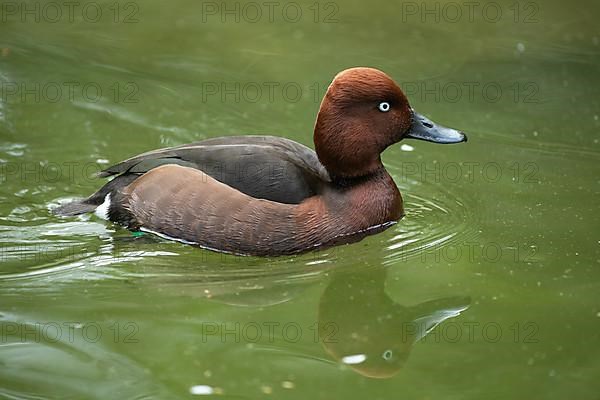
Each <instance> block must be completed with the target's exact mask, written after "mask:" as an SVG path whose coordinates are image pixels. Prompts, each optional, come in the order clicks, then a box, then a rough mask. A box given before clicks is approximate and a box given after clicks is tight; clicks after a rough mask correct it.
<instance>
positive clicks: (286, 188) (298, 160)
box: [99, 136, 330, 204]
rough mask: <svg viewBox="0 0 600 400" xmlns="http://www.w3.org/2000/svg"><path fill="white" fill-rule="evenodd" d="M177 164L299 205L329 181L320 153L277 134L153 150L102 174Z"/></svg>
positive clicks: (254, 194) (259, 194)
mask: <svg viewBox="0 0 600 400" xmlns="http://www.w3.org/2000/svg"><path fill="white" fill-rule="evenodd" d="M166 164H176V165H181V166H185V167H190V168H195V169H199V170H202V171H203V172H205V173H206V174H208V175H210V176H211V177H213V178H215V179H216V180H218V181H220V182H222V183H224V184H226V185H229V186H231V187H233V188H235V189H238V190H239V191H241V192H243V193H245V194H247V195H249V196H252V197H256V198H261V199H267V200H272V201H277V202H282V203H290V204H297V203H299V202H301V201H302V200H303V199H305V198H306V197H309V196H312V195H314V194H316V193H317V192H318V190H319V187H320V184H321V183H322V182H328V181H329V180H330V178H329V175H328V173H327V171H326V170H325V168H324V167H323V165H322V164H321V163H320V162H319V159H318V158H317V155H316V153H315V152H314V151H313V150H312V149H310V148H308V147H306V146H304V145H302V144H300V143H297V142H294V141H292V140H289V139H285V138H281V137H274V136H231V137H220V138H215V139H207V140H203V141H200V142H195V143H190V144H186V145H182V146H177V147H170V148H165V149H160V150H154V151H150V152H147V153H143V154H140V155H138V156H135V157H132V158H130V159H128V160H125V161H123V162H120V163H118V164H116V165H113V166H111V167H109V168H107V169H105V170H104V171H102V172H101V173H100V174H99V176H101V177H102V176H112V175H122V174H136V175H141V174H144V173H146V172H148V171H150V170H151V169H153V168H156V167H158V166H161V165H166Z"/></svg>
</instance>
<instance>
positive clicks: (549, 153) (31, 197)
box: [0, 0, 600, 399]
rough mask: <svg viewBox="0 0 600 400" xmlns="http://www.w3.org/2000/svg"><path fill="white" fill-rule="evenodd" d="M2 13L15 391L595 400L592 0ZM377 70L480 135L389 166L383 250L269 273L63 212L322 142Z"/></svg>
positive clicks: (253, 261)
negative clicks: (120, 175)
mask: <svg viewBox="0 0 600 400" xmlns="http://www.w3.org/2000/svg"><path fill="white" fill-rule="evenodd" d="M6 4H8V3H5V4H3V7H5V8H2V12H3V14H2V19H1V22H0V83H1V84H2V97H1V98H0V180H1V182H2V183H1V185H0V242H1V243H0V251H1V264H0V371H1V372H0V397H3V398H11V399H31V398H90V399H91V398H98V399H105V398H114V397H118V398H122V399H129V398H131V399H142V398H186V397H195V396H198V395H213V396H224V397H230V398H265V397H269V396H272V397H276V398H298V399H306V398H313V399H330V398H347V399H364V398H370V399H392V398H400V397H402V398H408V399H413V398H415V399H416V398H450V399H454V398H457V399H458V398H461V399H465V398H466V399H471V398H472V399H480V398H493V399H515V398H516V399H522V398H544V399H564V398H566V397H570V398H577V399H597V393H598V389H599V388H600V387H599V386H598V383H597V376H598V374H600V365H599V364H598V360H599V359H600V354H599V352H598V349H599V347H598V339H599V337H598V336H599V334H598V326H599V322H600V302H599V301H598V290H599V289H600V287H599V285H598V282H599V280H600V272H599V267H600V266H599V262H600V251H599V245H600V237H599V236H598V232H600V229H599V228H600V224H599V222H600V221H599V217H598V215H599V213H598V204H599V200H600V198H599V190H598V188H599V186H598V185H599V183H600V181H599V179H598V176H599V175H598V172H599V170H598V165H599V164H598V163H599V162H600V150H599V144H598V140H599V135H598V132H599V128H600V121H599V115H600V107H599V100H598V98H599V97H598V90H597V88H598V87H599V85H600V78H599V77H600V70H599V65H600V33H599V32H598V29H597V25H598V24H597V21H596V18H595V16H596V15H598V14H597V12H598V11H599V10H598V5H597V3H595V2H591V1H578V2H576V4H573V5H566V4H565V3H564V2H559V1H547V2H543V3H541V2H520V3H514V2H508V1H506V2H504V1H501V2H497V3H493V4H495V7H496V8H497V9H499V10H500V12H501V13H500V14H499V16H498V17H494V14H493V11H494V10H492V9H487V12H489V14H483V11H482V8H477V9H476V10H475V12H474V14H473V17H472V18H470V17H469V15H468V10H467V9H466V8H464V7H463V8H462V13H463V14H462V17H461V18H458V19H456V18H457V17H456V16H455V14H454V11H453V10H452V9H449V8H445V7H446V6H447V5H448V4H449V3H445V2H441V3H438V2H433V1H428V2H426V3H422V2H416V3H393V2H383V1H375V2H369V3H367V2H354V1H348V2H330V3H326V2H322V3H320V4H317V6H315V3H311V2H306V3H304V2H296V3H292V4H293V5H292V6H287V7H295V8H294V9H292V8H288V9H286V10H287V12H288V13H289V14H282V12H283V9H284V7H285V6H286V5H287V4H288V3H281V4H279V3H278V4H279V5H278V6H277V8H275V11H274V14H273V16H272V18H271V17H269V15H268V10H267V9H265V8H263V9H262V13H263V14H262V15H261V17H257V15H255V14H254V11H253V10H252V9H251V7H253V6H252V4H251V5H250V6H248V4H249V3H233V2H231V3H228V5H227V7H230V9H231V10H234V11H233V12H234V14H227V13H226V12H225V11H226V10H222V9H221V7H224V6H223V5H221V3H220V2H216V3H210V2H204V3H203V2H196V1H183V0H178V1H171V2H168V4H167V3H165V2H159V1H154V0H152V1H150V0H148V1H144V2H140V3H137V2H128V3H126V2H121V3H115V4H116V5H114V4H113V5H109V4H103V5H102V8H101V10H102V12H103V13H102V16H101V17H100V18H98V20H96V17H95V16H94V15H93V14H92V9H91V8H90V9H88V10H87V12H88V13H89V14H83V7H84V4H87V3H82V4H81V6H80V7H78V8H75V10H74V14H73V19H72V21H71V20H70V18H69V15H68V11H67V10H65V9H63V10H62V12H63V14H62V16H61V17H60V18H58V20H57V21H56V22H52V21H51V19H53V18H54V17H53V16H54V14H50V13H51V11H52V10H51V9H48V8H45V7H47V5H48V3H46V2H28V3H27V5H28V6H29V7H30V9H32V10H34V11H33V12H34V14H25V15H24V16H23V15H22V14H20V11H21V10H20V9H17V11H14V9H13V8H6ZM11 4H13V3H11ZM14 4H16V5H17V6H18V7H22V6H23V4H25V3H23V4H21V3H14ZM14 4H13V5H14ZM36 4H37V7H39V15H36V14H35V13H36V12H37V11H35V10H36V8H35V7H36ZM93 4H96V3H93ZM236 4H237V6H236ZM253 4H256V3H253ZM453 4H460V3H453ZM90 7H92V6H90ZM236 7H237V8H236ZM248 7H250V8H248ZM422 7H429V8H428V9H430V10H434V14H427V13H426V10H425V9H423V8H422ZM436 7H437V8H436ZM295 9H299V10H301V12H302V14H301V16H300V17H295V16H294V14H293V10H295ZM44 10H45V11H44ZM236 10H238V11H236ZM244 10H245V11H244ZM435 10H438V11H435ZM236 12H237V14H236ZM436 13H437V14H436ZM36 16H37V17H39V18H37V20H36ZM236 17H239V21H236ZM295 19H298V20H297V21H295ZM359 65H366V66H373V67H377V68H380V69H383V70H384V71H386V72H387V73H388V74H390V75H391V76H393V77H394V78H395V79H396V80H397V81H398V82H400V83H401V85H402V86H403V87H404V89H405V91H406V92H407V94H408V96H409V98H410V100H411V104H412V105H413V107H414V108H415V109H417V110H419V111H420V112H421V113H424V114H425V115H427V116H429V117H431V118H432V119H434V120H435V121H438V122H440V123H443V124H447V125H449V126H453V127H456V128H460V129H462V130H464V131H466V132H467V133H468V134H469V142H468V143H467V144H463V145H456V146H439V145H434V144H429V143H423V142H415V141H406V142H405V143H404V146H401V145H396V146H394V147H392V148H390V149H388V150H387V151H386V152H385V153H384V155H383V161H384V163H385V165H386V167H387V169H388V171H389V172H390V173H391V175H392V176H393V178H394V179H395V181H396V183H397V185H398V186H399V188H400V189H401V191H402V193H403V196H404V200H405V207H406V217H405V218H404V219H403V220H402V221H401V222H400V223H399V224H397V225H395V226H394V227H392V228H391V229H389V230H387V231H385V232H383V233H381V234H378V235H376V236H372V237H369V238H366V239H365V240H363V241H361V242H359V243H356V244H351V245H346V246H341V247H337V248H333V249H329V250H323V251H319V252H312V253H308V254H305V255H301V256H295V257H281V258H273V259H260V258H251V257H234V256H229V255H221V254H216V253H212V252H209V251H205V250H200V249H197V248H192V247H189V246H186V245H183V244H179V243H172V242H168V241H165V240H162V239H159V238H156V237H152V236H149V235H142V236H134V235H132V234H131V233H130V232H128V231H127V230H124V229H122V228H120V227H118V226H115V225H112V224H107V223H105V222H104V221H101V220H99V219H97V218H96V217H94V216H91V217H90V216H84V217H78V218H58V217H55V216H53V215H52V214H51V212H50V209H51V208H52V207H55V206H56V205H58V204H59V203H60V202H63V201H68V200H69V199H72V198H76V197H82V196H85V195H88V194H89V193H91V192H92V191H94V190H95V189H96V188H97V187H99V185H101V184H102V182H101V181H100V180H98V179H95V178H93V174H94V173H95V172H97V171H98V170H100V169H102V168H104V167H106V166H108V165H109V164H111V163H115V162H118V161H120V160H122V159H124V158H127V157H129V156H132V155H135V154H138V153H140V152H143V151H147V150H151V149H155V148H158V147H164V146H171V145H178V144H183V143H188V142H191V141H194V140H201V139H204V138H209V137H217V136H223V135H237V134H275V135H280V136H285V137H288V138H291V139H293V140H297V141H298V142H301V143H304V144H307V145H312V128H313V124H314V117H315V114H316V112H317V110H318V106H319V102H320V97H321V96H322V95H323V93H324V91H325V89H326V87H327V84H328V83H329V82H330V81H331V79H332V77H333V76H334V75H335V74H336V73H337V72H339V71H340V70H342V69H344V68H348V67H351V66H359Z"/></svg>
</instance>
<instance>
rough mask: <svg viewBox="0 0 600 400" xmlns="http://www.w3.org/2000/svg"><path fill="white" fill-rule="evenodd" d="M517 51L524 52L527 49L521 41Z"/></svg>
mask: <svg viewBox="0 0 600 400" xmlns="http://www.w3.org/2000/svg"><path fill="white" fill-rule="evenodd" d="M517 51H518V52H519V53H523V52H524V51H525V45H524V44H523V43H521V42H519V43H517Z"/></svg>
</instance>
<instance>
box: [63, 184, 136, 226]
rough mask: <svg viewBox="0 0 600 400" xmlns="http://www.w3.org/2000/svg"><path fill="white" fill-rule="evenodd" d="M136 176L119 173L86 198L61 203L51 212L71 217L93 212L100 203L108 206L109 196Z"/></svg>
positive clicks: (104, 211)
mask: <svg viewBox="0 0 600 400" xmlns="http://www.w3.org/2000/svg"><path fill="white" fill-rule="evenodd" d="M138 177H139V175H137V174H124V175H119V176H117V177H116V178H114V179H113V180H111V181H110V182H107V183H106V185H104V186H102V187H101V188H100V189H99V190H98V191H97V192H96V193H94V194H93V195H91V196H90V197H88V198H87V199H80V200H74V201H72V202H70V203H67V204H63V205H61V206H60V207H57V208H55V209H54V210H53V211H52V212H53V213H54V214H55V215H59V216H61V217H71V216H74V215H80V214H85V213H91V212H95V211H96V209H98V207H100V206H102V205H104V206H105V207H108V206H109V204H110V196H111V195H113V197H114V195H115V193H117V192H118V191H120V190H121V189H122V188H124V187H125V186H127V185H129V184H130V183H131V182H133V181H134V180H135V179H137V178H138ZM107 196H108V199H107ZM105 203H106V204H105ZM100 211H102V213H103V214H105V213H106V210H103V209H101V210H100Z"/></svg>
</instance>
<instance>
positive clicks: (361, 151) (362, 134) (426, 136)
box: [314, 68, 467, 180]
mask: <svg viewBox="0 0 600 400" xmlns="http://www.w3.org/2000/svg"><path fill="white" fill-rule="evenodd" d="M403 138H412V139H419V140H426V141H429V142H434V143H446V144H447V143H460V142H465V141H466V140H467V137H466V135H465V134H464V133H462V132H460V131H457V130H455V129H452V128H446V127H444V126H441V125H438V124H436V123H434V122H433V121H431V120H429V119H428V118H427V117H425V116H423V115H421V114H418V113H416V112H415V111H414V110H412V109H411V107H410V105H409V104H408V100H407V98H406V96H405V95H404V93H402V90H401V89H400V88H399V87H398V85H397V84H396V83H395V82H394V81H393V80H392V78H390V77H389V76H387V75H386V74H385V73H383V72H381V71H379V70H377V69H374V68H350V69H347V70H345V71H342V72H340V73H339V74H337V76H336V77H335V78H334V79H333V82H332V83H331V85H329V88H328V89H327V93H326V94H325V97H324V98H323V101H322V102H321V108H320V109H319V114H318V115H317V122H316V124H315V133H314V141H315V149H316V151H317V155H318V156H319V160H321V163H323V165H324V166H325V168H327V171H328V172H329V174H330V175H331V177H332V178H333V179H334V180H335V179H345V178H352V177H358V176H365V175H369V174H371V173H373V172H375V171H377V170H378V169H379V168H381V167H382V164H381V159H380V154H381V152H383V151H384V150H385V149H386V148H387V147H388V146H389V145H391V144H394V143H396V142H398V141H400V140H401V139H403Z"/></svg>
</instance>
